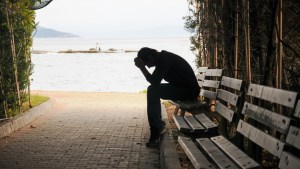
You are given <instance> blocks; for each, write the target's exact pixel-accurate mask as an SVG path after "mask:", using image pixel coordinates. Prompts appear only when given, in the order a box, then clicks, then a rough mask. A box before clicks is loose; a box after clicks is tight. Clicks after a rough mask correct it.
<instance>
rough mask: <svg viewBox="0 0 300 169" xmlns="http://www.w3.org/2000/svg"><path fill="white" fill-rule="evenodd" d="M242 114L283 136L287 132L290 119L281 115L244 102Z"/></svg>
mask: <svg viewBox="0 0 300 169" xmlns="http://www.w3.org/2000/svg"><path fill="white" fill-rule="evenodd" d="M242 113H243V114H245V115H247V116H249V117H251V118H253V119H255V120H257V121H259V122H261V123H263V124H265V125H268V126H269V127H271V128H274V129H276V130H278V131H280V132H282V133H284V134H286V133H287V131H288V128H289V124H290V118H288V117H285V116H283V115H280V114H277V113H274V112H272V111H269V110H267V109H264V108H261V107H259V106H256V105H253V104H251V103H248V102H245V104H244V107H243V110H242Z"/></svg>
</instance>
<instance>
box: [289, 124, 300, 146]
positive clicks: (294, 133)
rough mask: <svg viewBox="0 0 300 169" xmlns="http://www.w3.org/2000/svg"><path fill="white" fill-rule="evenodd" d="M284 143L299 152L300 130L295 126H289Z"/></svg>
mask: <svg viewBox="0 0 300 169" xmlns="http://www.w3.org/2000/svg"><path fill="white" fill-rule="evenodd" d="M286 142H287V143H288V144H290V145H292V146H294V147H296V148H297V149H299V150H300V129H299V128H297V127H295V126H291V127H290V129H289V133H288V135H287V138H286Z"/></svg>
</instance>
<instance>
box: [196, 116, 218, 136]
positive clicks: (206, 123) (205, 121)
mask: <svg viewBox="0 0 300 169" xmlns="http://www.w3.org/2000/svg"><path fill="white" fill-rule="evenodd" d="M195 118H196V119H197V120H198V121H199V122H200V123H201V124H202V125H203V127H204V128H206V130H207V131H209V132H214V131H217V130H218V126H217V125H216V124H215V123H214V122H212V121H211V120H210V119H209V118H208V117H207V116H206V115H205V114H204V113H201V114H197V115H195Z"/></svg>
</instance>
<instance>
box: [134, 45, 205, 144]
mask: <svg viewBox="0 0 300 169" xmlns="http://www.w3.org/2000/svg"><path fill="white" fill-rule="evenodd" d="M134 62H135V65H136V66H137V67H138V68H139V69H140V70H141V71H142V73H143V74H144V76H145V78H146V79H147V81H148V82H149V83H150V84H151V85H150V86H149V87H148V90H147V115H148V121H149V125H150V131H151V135H150V139H149V142H148V143H147V144H146V146H147V147H156V146H158V140H159V137H160V135H161V133H163V132H164V130H165V123H164V122H163V121H162V119H161V103H160V99H168V100H192V99H195V98H197V96H198V95H199V92H200V87H199V85H198V82H197V79H196V77H195V74H194V71H193V69H192V67H191V66H190V65H189V64H188V62H187V61H186V60H184V59H183V58H181V57H180V56H178V55H176V54H173V53H170V52H167V51H164V50H163V51H161V52H158V51H157V50H155V49H151V48H147V47H144V48H142V49H140V50H139V52H138V54H137V57H136V58H135V59H134ZM146 66H147V67H148V68H150V67H153V66H154V67H155V70H154V71H153V73H152V74H150V73H149V71H148V70H147V68H146ZM163 79H164V80H165V81H166V82H168V83H161V81H162V80H163Z"/></svg>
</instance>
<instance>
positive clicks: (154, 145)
mask: <svg viewBox="0 0 300 169" xmlns="http://www.w3.org/2000/svg"><path fill="white" fill-rule="evenodd" d="M158 145H159V143H158V140H156V141H149V142H148V143H146V147H149V148H158Z"/></svg>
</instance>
